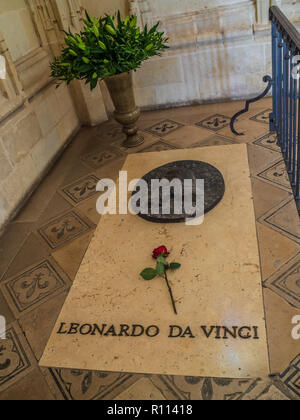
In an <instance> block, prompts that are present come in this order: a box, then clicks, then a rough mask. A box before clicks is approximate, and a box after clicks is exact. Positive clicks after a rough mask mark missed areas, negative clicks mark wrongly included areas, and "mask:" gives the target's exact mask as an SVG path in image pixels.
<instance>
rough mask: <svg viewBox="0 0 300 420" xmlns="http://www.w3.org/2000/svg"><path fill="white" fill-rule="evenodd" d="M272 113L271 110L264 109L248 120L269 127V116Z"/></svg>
mask: <svg viewBox="0 0 300 420" xmlns="http://www.w3.org/2000/svg"><path fill="white" fill-rule="evenodd" d="M271 113H272V108H267V109H264V110H263V111H261V112H259V113H258V114H256V115H254V116H253V117H251V118H250V120H251V121H256V122H260V123H262V124H266V125H268V126H269V125H270V114H271Z"/></svg>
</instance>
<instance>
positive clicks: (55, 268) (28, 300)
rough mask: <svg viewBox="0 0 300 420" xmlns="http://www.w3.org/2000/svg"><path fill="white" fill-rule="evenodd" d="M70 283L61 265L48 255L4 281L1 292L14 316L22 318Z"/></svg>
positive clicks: (65, 288)
mask: <svg viewBox="0 0 300 420" xmlns="http://www.w3.org/2000/svg"><path fill="white" fill-rule="evenodd" d="M70 285H71V282H70V279H69V278H68V276H67V275H66V274H65V273H64V272H63V270H62V269H61V267H59V265H58V264H57V263H56V261H55V260H54V259H53V258H52V257H48V258H46V259H43V260H42V261H40V262H39V263H37V264H34V265H32V266H28V267H27V268H26V269H24V270H22V271H21V272H20V273H18V274H16V275H14V276H13V277H11V278H8V279H7V280H5V281H4V282H2V283H1V292H2V293H3V295H4V297H5V299H6V301H7V303H8V305H9V307H10V309H11V311H12V312H13V314H14V316H15V317H16V318H20V317H21V316H23V315H24V314H26V313H28V312H30V311H32V310H34V309H36V308H37V307H39V306H40V305H42V304H43V303H44V302H46V301H48V300H49V299H51V298H52V297H54V296H57V295H59V294H60V293H62V292H63V291H64V290H67V289H68V288H69V287H70Z"/></svg>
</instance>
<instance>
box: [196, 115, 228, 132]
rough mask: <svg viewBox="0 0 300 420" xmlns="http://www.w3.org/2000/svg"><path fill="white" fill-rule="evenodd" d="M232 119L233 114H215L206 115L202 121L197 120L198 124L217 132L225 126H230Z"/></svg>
mask: <svg viewBox="0 0 300 420" xmlns="http://www.w3.org/2000/svg"><path fill="white" fill-rule="evenodd" d="M230 120H231V116H228V115H223V114H214V115H210V116H208V117H206V118H205V119H204V120H202V121H199V122H197V123H196V125H197V126H199V127H202V128H205V129H207V130H211V131H214V132H215V133H217V132H218V131H220V130H222V129H224V128H225V127H228V126H229V124H230Z"/></svg>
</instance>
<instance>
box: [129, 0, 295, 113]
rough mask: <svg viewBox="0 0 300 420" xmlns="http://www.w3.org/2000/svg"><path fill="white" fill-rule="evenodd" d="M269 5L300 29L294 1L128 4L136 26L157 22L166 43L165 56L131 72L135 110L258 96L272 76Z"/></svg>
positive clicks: (137, 0)
mask: <svg viewBox="0 0 300 420" xmlns="http://www.w3.org/2000/svg"><path fill="white" fill-rule="evenodd" d="M271 3H273V4H278V5H279V6H280V7H281V8H282V10H283V11H284V12H285V13H286V14H287V16H288V17H289V18H290V19H291V20H292V21H293V22H294V23H295V24H296V25H298V26H299V28H300V1H299V0H297V1H295V0H294V1H292V0H282V1H272V2H271V1H269V0H257V1H253V0H227V1H221V0H186V1H180V0H163V1H161V0H132V1H131V3H130V4H131V11H132V12H133V13H136V14H138V15H139V17H140V22H141V25H144V24H146V23H147V24H148V25H153V24H155V23H156V22H157V21H158V20H160V22H161V29H162V30H164V31H165V32H166V34H167V36H168V37H169V39H170V41H169V42H170V49H169V50H168V51H167V53H165V54H164V55H163V56H162V57H157V58H153V59H151V60H150V61H148V62H146V63H144V65H143V67H142V69H141V70H139V71H138V72H137V73H136V76H135V85H136V95H137V100H138V103H139V105H140V106H141V107H144V108H157V107H166V106H171V105H172V106H174V105H182V104H191V103H203V102H211V101H222V100H232V99H244V98H248V97H253V96H255V95H256V94H258V93H260V92H261V91H262V90H263V89H264V87H265V85H264V83H263V82H262V78H263V76H264V75H266V74H271V54H270V53H271V35H270V34H271V29H270V24H269V23H268V9H269V6H270V5H271Z"/></svg>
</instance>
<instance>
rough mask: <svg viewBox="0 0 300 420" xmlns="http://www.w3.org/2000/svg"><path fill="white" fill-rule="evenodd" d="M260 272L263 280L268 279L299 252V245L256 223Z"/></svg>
mask: <svg viewBox="0 0 300 420" xmlns="http://www.w3.org/2000/svg"><path fill="white" fill-rule="evenodd" d="M257 234H258V241H259V250H260V259H261V271H262V276H263V280H266V279H267V278H269V277H270V276H271V275H272V274H273V273H274V272H275V271H277V270H278V269H279V268H280V267H281V266H282V265H283V264H285V263H286V262H287V261H289V260H290V259H291V258H293V257H294V256H295V255H297V254H298V252H299V245H298V244H296V243H295V242H293V241H291V240H290V239H288V238H286V237H285V236H283V235H281V234H280V233H278V232H276V231H274V230H272V229H270V228H268V227H266V226H264V225H262V224H260V223H257Z"/></svg>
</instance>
